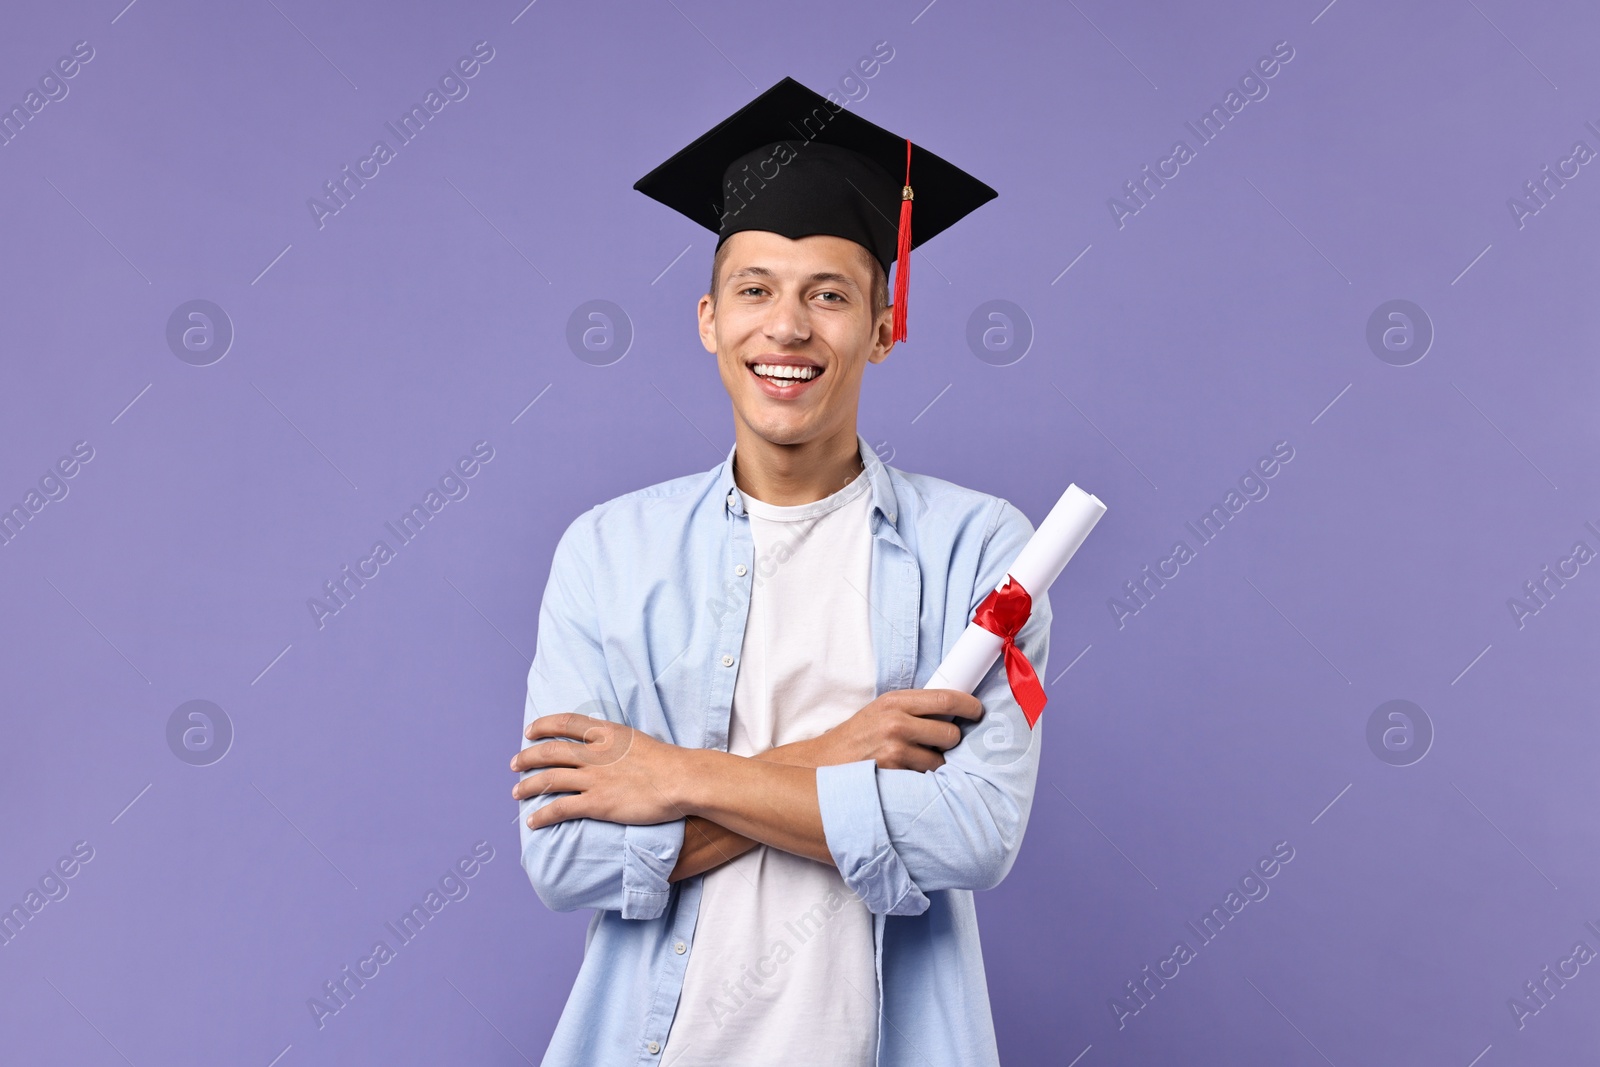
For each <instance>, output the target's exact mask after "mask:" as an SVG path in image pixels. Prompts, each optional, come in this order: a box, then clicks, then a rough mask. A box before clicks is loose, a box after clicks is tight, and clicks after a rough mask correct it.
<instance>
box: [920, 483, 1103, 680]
mask: <svg viewBox="0 0 1600 1067" xmlns="http://www.w3.org/2000/svg"><path fill="white" fill-rule="evenodd" d="M1105 513H1106V506H1105V505H1104V504H1102V503H1101V502H1100V500H1099V499H1098V498H1097V497H1096V496H1094V494H1092V493H1086V492H1084V491H1083V490H1082V489H1079V488H1078V487H1077V486H1076V485H1069V486H1067V491H1066V492H1064V493H1062V494H1061V499H1060V500H1057V501H1056V506H1055V507H1053V508H1051V509H1050V514H1048V515H1046V516H1045V518H1044V521H1043V522H1041V523H1040V524H1039V525H1038V526H1037V527H1036V528H1035V529H1034V531H1033V536H1032V537H1030V538H1029V539H1028V543H1027V544H1026V545H1023V546H1022V551H1021V552H1019V553H1017V558H1016V559H1015V560H1014V561H1013V562H1012V564H1011V567H1010V569H1009V570H1008V571H1007V577H1009V578H1011V579H1014V580H1015V581H1016V583H1017V584H1018V585H1020V586H1022V588H1024V589H1026V590H1027V591H1028V595H1029V596H1031V597H1033V598H1034V600H1035V601H1037V600H1038V599H1039V598H1040V596H1042V595H1043V594H1044V592H1045V591H1046V590H1048V589H1049V588H1050V586H1051V584H1052V583H1053V582H1055V580H1056V577H1057V576H1058V575H1059V574H1060V573H1061V571H1062V570H1063V568H1065V567H1066V565H1067V561H1068V560H1070V559H1071V558H1072V555H1073V553H1075V552H1077V551H1078V546H1079V545H1081V544H1083V542H1084V539H1085V538H1087V537H1088V536H1089V531H1090V530H1093V529H1094V524H1095V523H1097V522H1099V521H1100V516H1102V515H1104V514H1105ZM1005 584H1006V580H1005V579H1004V578H1002V579H1001V581H1000V586H1003V585H1005ZM1000 586H996V587H995V588H996V589H998V588H1000ZM1004 645H1005V641H1004V640H1003V639H1002V638H1000V637H999V636H998V635H996V634H993V633H990V632H989V631H988V630H985V629H984V628H983V627H982V626H979V625H978V624H977V623H975V622H970V621H969V622H968V623H967V628H966V630H965V631H963V632H962V634H961V636H960V637H959V638H957V639H956V643H955V647H954V648H952V649H951V650H950V654H949V655H948V656H946V657H945V658H944V662H942V663H940V664H939V669H938V670H936V671H934V672H933V677H932V678H929V679H928V684H927V685H925V686H923V687H922V688H924V689H959V690H961V691H962V692H963V693H970V692H972V691H973V690H974V689H976V688H978V683H979V682H981V681H983V676H984V675H986V674H988V673H989V668H990V667H992V666H993V665H994V661H995V659H996V658H997V657H998V656H999V655H1000V649H1001V648H1002V647H1003V646H1004ZM1041 681H1042V680H1041Z"/></svg>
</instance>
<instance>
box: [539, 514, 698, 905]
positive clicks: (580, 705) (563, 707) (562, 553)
mask: <svg viewBox="0 0 1600 1067" xmlns="http://www.w3.org/2000/svg"><path fill="white" fill-rule="evenodd" d="M593 515H594V513H593V511H590V512H588V513H586V514H585V515H582V516H579V518H578V519H577V520H575V521H574V522H573V523H572V524H571V525H569V526H568V527H567V529H566V531H565V532H564V533H563V534H562V535H561V539H560V540H559V541H558V542H557V544H556V549H555V552H554V554H553V557H552V559H551V563H550V578H549V581H548V582H547V583H546V585H545V591H544V600H543V601H542V603H541V605H540V608H539V636H538V647H537V648H536V650H535V652H534V657H533V664H532V666H531V667H530V668H529V670H528V696H527V702H526V704H525V707H524V711H523V720H522V724H523V729H524V730H526V729H527V726H528V724H529V723H531V722H533V720H535V719H537V718H540V717H541V716H545V715H556V714H561V713H563V712H576V713H578V714H580V715H588V716H592V717H594V718H604V719H609V720H611V721H613V722H626V721H627V717H626V715H625V714H624V712H623V709H622V706H621V703H620V702H619V701H618V700H617V698H616V693H615V690H614V689H613V687H612V685H611V682H610V676H609V674H608V673H607V670H606V663H605V656H604V653H603V650H602V647H601V643H600V636H599V618H598V615H597V611H596V606H595V601H594V594H593V587H592V585H591V584H590V580H589V573H590V572H589V562H588V559H587V556H586V554H585V552H584V546H585V544H592V543H593V541H592V533H591V532H590V531H589V524H590V523H591V522H592V521H593ZM630 725H631V724H630ZM526 743H527V742H526V740H525V739H524V738H522V737H521V736H519V738H518V744H519V746H521V745H525V744H526ZM532 773H537V772H536V771H535V772H532ZM524 777H526V775H524ZM560 795H562V794H555V793H553V794H549V795H546V796H534V797H529V798H527V799H525V800H523V801H521V802H520V804H519V807H520V812H521V814H520V817H519V819H518V825H519V827H520V829H521V839H522V866H523V869H524V870H525V871H527V874H528V879H529V881H531V882H532V883H533V888H534V891H535V892H536V893H538V895H539V899H540V900H541V901H543V902H544V904H545V906H546V907H549V908H550V909H552V910H554V911H574V910H577V909H579V908H596V909H600V910H604V911H619V912H621V913H622V917H623V918H624V919H654V918H656V917H658V916H660V915H661V914H662V912H663V911H664V910H665V909H666V906H667V901H668V899H669V897H670V895H671V883H670V882H669V878H670V876H671V874H672V869H673V867H674V866H676V864H677V860H678V855H679V853H680V852H681V851H682V849H683V831H684V820H683V819H676V820H673V821H671V822H665V823H657V824H655V825H651V826H623V825H620V824H618V823H612V822H604V821H602V820H599V819H587V818H583V819H570V820H567V821H565V822H559V823H554V824H552V825H550V826H543V827H540V828H539V829H537V830H533V829H530V828H529V827H528V823H527V819H528V816H530V815H532V814H533V813H534V812H535V811H537V810H538V809H539V808H541V807H543V806H544V805H545V804H548V803H550V802H551V801H552V800H554V799H555V798H556V797H557V796H560Z"/></svg>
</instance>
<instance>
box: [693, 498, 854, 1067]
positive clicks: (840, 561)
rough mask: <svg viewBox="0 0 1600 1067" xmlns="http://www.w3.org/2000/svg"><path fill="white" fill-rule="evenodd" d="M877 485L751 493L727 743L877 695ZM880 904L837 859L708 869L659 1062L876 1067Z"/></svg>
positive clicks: (821, 720)
mask: <svg viewBox="0 0 1600 1067" xmlns="http://www.w3.org/2000/svg"><path fill="white" fill-rule="evenodd" d="M870 488H871V483H870V482H868V480H867V474H866V472H865V471H863V472H862V473H861V474H860V475H859V476H858V477H857V478H856V479H855V480H854V481H853V482H851V483H850V484H849V485H847V486H845V487H844V488H843V489H840V490H839V491H838V492H836V493H834V494H832V495H831V496H827V497H824V498H823V499H821V500H817V501H813V502H812V503H809V504H797V505H794V506H790V507H780V506H778V505H775V504H768V503H766V502H765V501H761V500H755V499H752V498H751V497H750V495H749V494H745V496H744V503H745V510H746V511H747V512H748V514H749V516H750V530H751V536H752V540H753V541H754V550H755V572H754V574H753V575H752V576H751V577H752V583H751V592H750V616H749V620H748V622H747V624H746V626H745V632H744V646H743V651H742V658H741V661H740V664H739V674H738V677H737V679H736V680H735V682H734V695H733V709H732V713H731V721H730V723H729V728H728V751H730V752H733V753H736V754H738V755H742V756H752V755H755V754H756V753H758V752H764V751H766V750H767V749H769V748H774V747H776V746H778V745H784V744H788V743H790V742H793V741H803V740H806V739H807V738H812V737H816V736H818V735H819V734H821V733H823V732H825V731H826V730H828V729H829V728H830V727H832V726H836V725H837V724H839V723H841V722H843V721H844V720H846V719H848V718H849V717H850V716H852V715H854V714H855V713H856V712H857V711H860V710H861V709H862V708H863V707H865V706H866V705H868V704H870V703H871V702H872V700H873V698H874V697H875V696H876V695H877V661H876V660H875V658H874V657H873V651H872V625H871V613H870V612H871V609H870V607H869V605H868V601H867V596H868V593H869V592H870V589H871V586H870V584H869V578H870V572H871V565H872V536H871V529H870V527H869V525H868V522H869V519H870V518H871V508H872V494H871V492H870V491H869V490H870ZM872 927H873V918H872V913H871V912H869V911H868V910H867V906H866V905H865V904H863V903H862V902H861V899H860V898H859V897H857V896H856V895H855V893H854V892H852V891H851V890H850V888H849V887H848V886H846V885H845V883H844V879H843V878H841V877H840V876H839V872H838V870H837V869H835V868H834V867H833V865H832V864H824V863H819V862H817V861H816V860H811V859H805V858H803V857H800V856H795V855H793V854H791V853H788V852H783V851H781V850H779V849H776V848H769V847H767V846H766V845H757V846H756V847H755V848H753V849H751V850H750V851H749V852H746V853H744V854H743V855H741V856H739V857H737V858H736V859H734V860H732V861H730V862H727V863H724V864H723V865H722V866H720V867H717V868H715V869H713V870H711V871H709V872H707V873H706V874H705V876H704V887H703V890H702V895H701V898H700V915H699V919H698V921H697V923H696V927H695V935H694V946H693V948H692V949H691V950H690V956H689V963H688V969H687V971H686V972H685V975H684V981H683V992H682V995H681V996H680V998H679V1000H678V1011H677V1015H676V1017H675V1018H674V1019H673V1023H672V1029H671V1032H670V1033H669V1035H668V1037H667V1043H666V1047H665V1049H664V1050H663V1054H662V1063H663V1064H664V1065H671V1067H744V1065H746V1064H750V1065H758V1064H776V1063H817V1064H829V1065H830V1067H870V1065H871V1064H873V1063H874V1062H875V1060H876V1058H877V1044H878V1023H877V1010H878V988H877V981H878V979H877V968H876V965H875V957H874V952H875V950H874V943H873V936H872Z"/></svg>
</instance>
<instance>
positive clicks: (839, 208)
mask: <svg viewBox="0 0 1600 1067" xmlns="http://www.w3.org/2000/svg"><path fill="white" fill-rule="evenodd" d="M902 176H903V178H904V180H903V181H902V180H901V179H902ZM913 186H915V187H916V201H915V202H916V204H917V232H916V236H915V237H913V236H912V234H911V205H912V191H911V190H912V187H913ZM633 187H634V188H635V189H637V190H639V191H640V192H641V193H644V194H645V195H646V196H649V197H651V198H652V199H655V200H659V201H660V202H661V203H663V204H665V205H667V206H668V207H670V208H672V209H673V210H675V211H680V212H682V213H683V214H685V215H687V216H689V218H691V219H693V220H694V221H695V222H698V223H699V224H700V225H702V226H704V227H706V229H708V230H710V231H711V232H713V233H715V234H717V235H718V238H717V247H718V248H720V247H722V242H723V241H725V240H727V239H728V235H729V234H734V233H738V232H739V231H740V230H770V231H772V232H773V233H778V234H782V235H783V236H785V237H788V238H791V239H798V238H801V237H807V236H810V235H811V234H818V233H821V234H831V235H833V236H835V237H843V238H846V239H847V240H851V241H855V242H856V243H857V244H860V245H863V246H865V247H866V249H867V250H868V251H869V252H871V253H872V254H873V255H874V256H875V257H877V260H878V262H879V263H881V264H882V265H883V269H884V273H885V274H887V273H888V272H889V266H890V264H891V263H894V262H895V261H896V260H898V263H899V266H898V269H897V270H896V271H895V282H894V339H895V340H896V341H902V340H904V339H905V336H906V326H905V316H906V293H907V286H908V283H909V281H910V276H909V271H908V267H909V265H910V259H911V249H913V248H915V247H916V246H918V245H920V244H922V243H924V242H925V241H927V240H929V239H930V238H932V237H935V236H937V235H938V234H940V233H942V232H943V231H944V230H946V229H948V228H949V227H950V226H952V225H954V224H955V223H957V222H959V221H960V220H961V219H962V218H963V217H964V216H965V215H967V213H969V212H971V211H973V210H974V209H976V208H978V207H980V206H982V205H983V204H985V203H987V202H988V201H990V200H993V199H994V198H995V197H996V196H997V195H998V194H997V193H996V192H995V191H994V190H993V189H991V188H989V187H988V186H987V185H985V184H984V183H983V182H980V181H979V180H978V179H976V178H974V177H973V176H972V175H970V174H968V173H967V172H966V171H964V170H962V169H961V168H960V167H957V166H955V165H954V164H951V163H947V162H946V161H945V160H943V159H941V158H939V157H938V156H936V155H934V154H933V153H932V152H929V151H928V150H927V149H925V148H918V149H917V152H916V158H915V159H914V160H913V158H912V153H911V141H910V140H909V139H906V138H902V137H899V136H897V135H895V134H892V133H890V132H889V131H888V130H885V129H884V128H883V127H881V126H878V125H876V124H874V123H871V122H868V121H867V120H866V119H864V118H862V117H861V116H859V115H857V114H855V113H854V112H851V111H848V110H845V109H844V108H843V106H842V105H840V106H835V105H834V104H833V103H832V102H831V101H829V100H828V99H827V98H826V97H824V96H820V95H818V94H817V93H815V92H813V91H811V90H810V89H807V88H806V87H805V86H804V85H801V84H800V83H799V82H797V81H795V80H794V79H793V78H784V79H783V80H782V81H780V82H779V83H778V84H776V85H774V86H773V87H772V88H770V89H768V90H767V91H766V92H764V93H762V94H761V95H760V96H758V97H756V98H755V99H754V100H752V101H750V103H748V104H746V105H745V106H744V107H742V108H740V109H739V110H738V111H736V112H735V113H734V114H733V115H731V116H729V117H728V118H727V119H725V120H723V121H722V122H721V123H719V124H718V125H717V126H716V127H715V128H714V129H712V130H711V131H710V132H708V133H705V134H703V135H702V136H700V137H698V138H696V139H695V141H694V143H693V144H691V145H689V146H688V147H687V148H685V149H683V150H682V151H680V152H678V153H677V154H676V155H674V156H673V157H672V158H671V159H669V160H667V161H666V162H665V163H663V164H661V165H660V166H659V167H657V168H656V169H655V170H652V171H651V172H650V173H649V174H646V175H645V176H644V177H643V178H640V179H639V180H638V181H637V182H635V183H634V185H633Z"/></svg>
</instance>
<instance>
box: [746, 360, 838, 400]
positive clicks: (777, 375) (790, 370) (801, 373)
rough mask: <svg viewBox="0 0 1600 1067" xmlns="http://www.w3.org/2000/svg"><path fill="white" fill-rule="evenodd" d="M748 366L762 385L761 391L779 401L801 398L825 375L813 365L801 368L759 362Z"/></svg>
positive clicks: (821, 369)
mask: <svg viewBox="0 0 1600 1067" xmlns="http://www.w3.org/2000/svg"><path fill="white" fill-rule="evenodd" d="M746 366H747V367H748V368H749V371H750V374H751V376H752V377H754V378H755V380H756V381H757V382H758V383H760V386H761V391H762V392H764V393H766V394H767V395H768V396H770V397H773V398H774V399H777V400H793V399H794V398H796V397H798V396H800V395H801V394H802V393H804V392H805V391H806V390H808V389H809V388H811V386H812V385H813V384H815V383H816V381H817V379H818V378H821V377H822V375H823V373H824V370H823V368H821V367H818V366H815V365H812V364H805V365H803V366H800V365H788V364H782V363H762V362H760V361H757V362H755V363H749V364H746ZM806 375H810V377H806Z"/></svg>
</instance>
